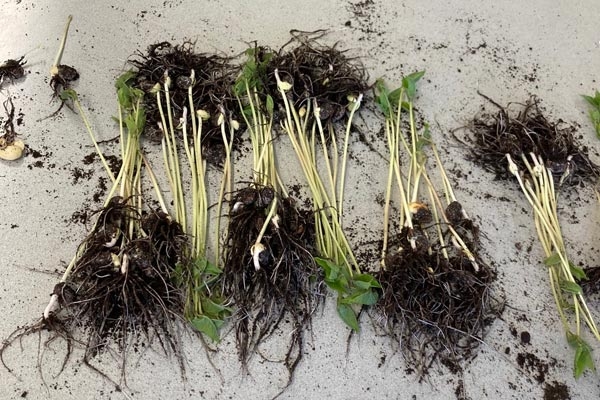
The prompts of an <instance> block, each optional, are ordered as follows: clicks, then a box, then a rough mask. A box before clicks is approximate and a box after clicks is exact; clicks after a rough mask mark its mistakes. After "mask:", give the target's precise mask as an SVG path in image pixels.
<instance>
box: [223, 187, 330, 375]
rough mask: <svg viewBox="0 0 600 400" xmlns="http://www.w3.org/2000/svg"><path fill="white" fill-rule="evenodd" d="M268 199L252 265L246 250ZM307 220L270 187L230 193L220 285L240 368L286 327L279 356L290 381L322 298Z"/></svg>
mask: <svg viewBox="0 0 600 400" xmlns="http://www.w3.org/2000/svg"><path fill="white" fill-rule="evenodd" d="M274 201H276V202H277V203H276V204H277V211H276V217H275V219H274V220H271V223H269V225H268V226H267V229H266V231H265V234H264V236H263V238H262V240H261V242H260V243H261V244H262V245H264V251H262V252H261V253H259V255H258V257H257V260H258V265H257V264H255V262H254V259H253V256H252V254H251V251H250V250H251V248H253V246H254V245H255V243H256V240H257V237H258V235H259V232H260V231H261V229H262V227H263V224H264V222H265V219H266V216H267V214H268V211H269V210H270V208H271V207H272V204H273V202H274ZM312 221H313V218H312V215H311V214H310V213H306V212H302V211H298V210H297V209H296V207H295V203H294V201H293V200H292V199H291V198H281V197H280V196H279V195H278V194H276V192H275V191H274V190H273V189H272V188H270V187H254V186H249V187H247V188H245V189H242V190H240V191H238V192H236V193H235V195H234V196H233V199H232V202H231V209H230V223H229V230H228V236H227V240H226V243H225V246H226V249H225V252H226V258H225V264H224V268H223V287H224V292H225V294H226V295H227V296H228V297H230V298H231V299H232V301H233V302H234V303H235V304H236V306H237V314H236V315H234V322H233V323H234V326H235V328H234V329H235V334H236V343H237V347H238V351H239V358H240V361H241V362H242V365H243V367H244V369H245V368H246V367H247V362H248V360H249V359H250V357H251V356H252V354H253V353H254V352H255V351H256V350H257V349H258V346H259V345H260V344H261V343H262V342H263V341H265V340H266V339H268V338H269V337H270V336H272V335H273V334H274V333H275V332H276V331H277V330H278V329H282V327H281V325H282V323H284V324H286V325H287V324H289V325H291V328H290V330H291V334H289V345H288V349H287V352H286V354H285V358H284V359H283V360H282V362H283V364H284V365H285V366H286V368H287V369H288V372H289V374H290V380H291V376H292V374H293V372H294V370H295V368H296V366H297V365H298V363H299V361H300V359H301V358H302V354H303V346H304V340H305V338H304V333H305V331H306V329H310V326H311V319H312V315H313V313H314V311H315V310H316V308H317V307H318V305H319V304H320V303H321V300H322V299H323V294H322V290H323V288H322V287H321V285H320V284H319V282H321V281H322V279H319V276H320V269H319V268H318V267H317V266H316V264H315V262H314V260H313V257H312V255H311V252H312V250H313V249H312V243H313V242H314V241H313V239H314V238H313V237H314V224H313V222H312ZM284 334H285V335H288V333H284Z"/></svg>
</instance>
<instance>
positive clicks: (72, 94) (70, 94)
mask: <svg viewBox="0 0 600 400" xmlns="http://www.w3.org/2000/svg"><path fill="white" fill-rule="evenodd" d="M59 97H60V99H61V100H63V101H67V100H73V101H75V100H77V92H76V91H75V90H73V89H65V90H63V91H62V92H60V95H59Z"/></svg>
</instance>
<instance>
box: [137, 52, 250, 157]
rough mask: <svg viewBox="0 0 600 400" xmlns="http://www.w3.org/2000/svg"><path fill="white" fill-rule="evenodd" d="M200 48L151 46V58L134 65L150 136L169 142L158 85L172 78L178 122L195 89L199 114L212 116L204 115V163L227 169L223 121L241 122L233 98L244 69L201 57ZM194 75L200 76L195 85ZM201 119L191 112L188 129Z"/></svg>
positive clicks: (141, 56) (213, 57)
mask: <svg viewBox="0 0 600 400" xmlns="http://www.w3.org/2000/svg"><path fill="white" fill-rule="evenodd" d="M194 46H195V44H194V43H192V42H189V41H186V42H184V43H183V44H181V45H172V44H171V43H169V42H160V43H156V44H153V45H151V46H149V47H148V50H147V52H146V53H145V54H143V53H139V54H138V55H137V57H136V58H134V59H132V60H130V64H131V65H133V66H134V67H135V69H136V71H137V72H136V77H135V86H136V87H137V88H139V89H141V90H143V91H144V93H145V96H144V107H145V108H146V115H147V122H148V123H147V126H146V132H145V135H146V136H148V137H150V138H152V137H155V138H157V139H158V140H160V139H161V138H162V137H163V135H162V132H163V130H162V129H161V128H160V127H159V125H160V124H162V123H163V117H162V115H161V110H160V109H159V103H157V101H156V93H155V92H156V91H155V86H156V85H157V84H159V85H160V86H161V87H162V86H163V85H164V81H165V77H166V76H167V75H168V77H169V79H170V82H171V85H170V87H169V90H170V103H171V108H172V110H171V111H170V112H171V113H172V117H173V120H175V121H179V120H181V118H182V116H183V110H184V108H186V107H189V106H188V103H189V101H190V100H189V99H190V94H189V89H190V87H191V88H192V90H191V99H192V101H193V103H194V104H195V105H196V109H197V110H203V111H205V112H206V114H203V115H204V119H203V120H202V138H201V139H202V147H203V149H204V151H205V154H204V158H205V159H206V160H207V161H208V163H209V164H212V165H221V164H222V162H223V158H224V156H225V154H226V152H227V147H228V145H227V142H226V141H224V140H223V136H222V126H221V125H222V124H221V120H220V118H221V116H222V115H224V117H225V123H226V124H228V123H229V121H240V120H241V116H240V115H239V110H238V107H237V101H236V99H235V96H234V95H233V94H232V93H231V88H232V87H233V85H234V83H235V78H236V76H237V75H238V71H239V67H238V66H236V65H234V64H233V63H232V62H231V59H230V58H228V57H225V56H221V55H218V54H205V53H197V52H196V51H195V50H194ZM190 71H194V73H195V79H194V84H192V77H191V75H190ZM188 111H189V110H188ZM196 117H197V116H196V115H194V114H193V113H191V112H188V113H187V121H186V122H187V124H188V126H191V124H192V120H193V119H194V118H196ZM238 132H239V131H238ZM236 135H237V134H236ZM235 137H237V136H235ZM235 143H237V139H235Z"/></svg>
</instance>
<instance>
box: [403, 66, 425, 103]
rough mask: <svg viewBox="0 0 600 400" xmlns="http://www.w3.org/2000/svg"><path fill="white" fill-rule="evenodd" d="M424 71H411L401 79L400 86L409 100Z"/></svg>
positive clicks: (414, 93)
mask: <svg viewBox="0 0 600 400" xmlns="http://www.w3.org/2000/svg"><path fill="white" fill-rule="evenodd" d="M424 74H425V71H419V72H413V73H412V74H410V75H407V76H405V77H404V78H403V79H402V86H403V87H404V88H405V89H406V97H408V100H409V101H411V100H413V99H414V98H415V95H416V93H417V82H418V81H419V79H421V78H422V77H423V75H424Z"/></svg>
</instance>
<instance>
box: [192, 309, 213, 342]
mask: <svg viewBox="0 0 600 400" xmlns="http://www.w3.org/2000/svg"><path fill="white" fill-rule="evenodd" d="M190 322H191V323H192V326H193V327H194V328H195V329H196V330H197V331H199V332H202V333H204V334H205V335H206V336H208V337H209V338H211V339H212V340H213V341H214V342H218V341H219V331H218V329H217V325H216V324H215V322H214V321H213V320H212V319H210V318H208V317H207V316H205V315H203V316H201V317H199V318H194V319H192V320H191V321H190Z"/></svg>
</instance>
